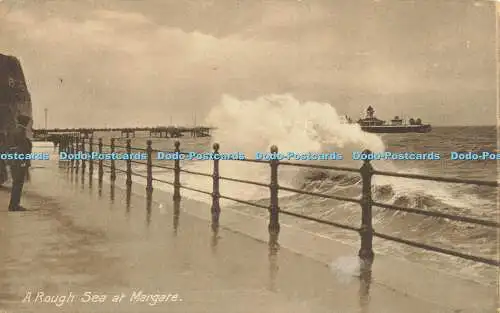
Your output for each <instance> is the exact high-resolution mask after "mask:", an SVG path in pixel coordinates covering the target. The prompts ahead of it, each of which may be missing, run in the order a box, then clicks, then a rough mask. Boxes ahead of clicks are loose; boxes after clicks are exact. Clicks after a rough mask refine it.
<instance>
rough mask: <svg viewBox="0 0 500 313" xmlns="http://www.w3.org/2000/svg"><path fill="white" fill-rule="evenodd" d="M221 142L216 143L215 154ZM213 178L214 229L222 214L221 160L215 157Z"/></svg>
mask: <svg viewBox="0 0 500 313" xmlns="http://www.w3.org/2000/svg"><path fill="white" fill-rule="evenodd" d="M219 147H220V146H219V144H218V143H214V145H213V148H214V154H218V153H219ZM212 180H213V190H212V209H211V212H212V229H214V230H215V229H217V227H219V216H220V203H219V199H220V193H219V160H218V159H214V172H213V174H212Z"/></svg>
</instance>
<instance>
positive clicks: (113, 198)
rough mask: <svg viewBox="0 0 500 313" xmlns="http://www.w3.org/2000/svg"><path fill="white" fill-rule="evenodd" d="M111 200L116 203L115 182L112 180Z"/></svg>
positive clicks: (110, 186) (110, 187)
mask: <svg viewBox="0 0 500 313" xmlns="http://www.w3.org/2000/svg"><path fill="white" fill-rule="evenodd" d="M109 200H110V201H111V204H114V203H115V182H114V181H111V182H110V183H109Z"/></svg>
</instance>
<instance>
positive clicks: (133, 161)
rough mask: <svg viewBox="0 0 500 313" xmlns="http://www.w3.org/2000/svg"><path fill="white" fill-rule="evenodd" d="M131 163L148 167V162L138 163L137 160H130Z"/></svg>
mask: <svg viewBox="0 0 500 313" xmlns="http://www.w3.org/2000/svg"><path fill="white" fill-rule="evenodd" d="M130 162H132V163H135V164H142V165H148V163H146V162H141V161H136V160H130Z"/></svg>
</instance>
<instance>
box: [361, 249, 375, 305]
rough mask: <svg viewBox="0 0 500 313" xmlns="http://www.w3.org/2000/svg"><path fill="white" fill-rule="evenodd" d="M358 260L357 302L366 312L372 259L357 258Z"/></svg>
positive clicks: (368, 300)
mask: <svg viewBox="0 0 500 313" xmlns="http://www.w3.org/2000/svg"><path fill="white" fill-rule="evenodd" d="M359 262H360V263H359V269H360V273H359V282H360V285H359V304H360V308H361V310H362V312H368V311H367V310H368V307H369V304H370V285H371V282H372V265H373V260H362V259H359Z"/></svg>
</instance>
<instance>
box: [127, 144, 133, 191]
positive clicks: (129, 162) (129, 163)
mask: <svg viewBox="0 0 500 313" xmlns="http://www.w3.org/2000/svg"><path fill="white" fill-rule="evenodd" d="M131 153H132V146H131V142H130V139H127V154H128V155H131ZM126 184H127V186H131V185H132V159H130V158H128V159H127V181H126Z"/></svg>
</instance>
